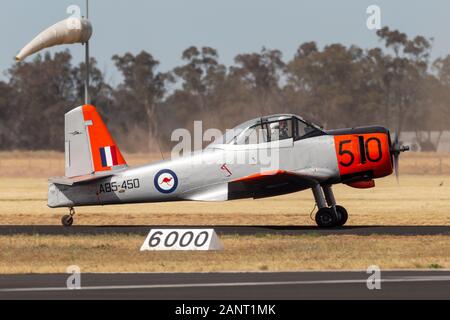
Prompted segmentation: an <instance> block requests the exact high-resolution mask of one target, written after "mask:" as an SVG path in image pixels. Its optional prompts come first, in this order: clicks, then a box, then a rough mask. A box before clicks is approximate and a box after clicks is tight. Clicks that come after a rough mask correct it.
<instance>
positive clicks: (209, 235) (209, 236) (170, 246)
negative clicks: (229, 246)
mask: <svg viewBox="0 0 450 320" xmlns="http://www.w3.org/2000/svg"><path fill="white" fill-rule="evenodd" d="M157 250H160V251H165V250H173V251H177V250H179V251H181V250H183V251H193V250H200V251H208V250H223V245H222V243H221V242H220V240H219V237H218V236H217V234H216V232H215V231H214V229H151V230H150V232H149V234H148V236H147V238H146V239H145V241H144V243H143V244H142V246H141V251H157Z"/></svg>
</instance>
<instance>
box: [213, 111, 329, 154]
mask: <svg viewBox="0 0 450 320" xmlns="http://www.w3.org/2000/svg"><path fill="white" fill-rule="evenodd" d="M322 134H324V131H323V130H322V129H321V128H320V127H319V126H317V125H315V124H313V123H310V122H308V121H306V120H304V119H302V118H301V117H299V116H296V115H291V114H278V115H272V116H268V117H262V118H255V119H252V120H249V121H246V122H244V123H242V124H240V125H238V126H237V127H235V128H233V129H231V130H228V131H227V133H226V134H225V135H223V136H222V137H221V138H219V139H217V140H216V141H214V142H213V143H212V144H211V145H210V146H214V145H218V144H235V145H245V144H258V143H265V142H273V141H280V140H286V139H294V140H300V139H305V138H308V137H313V136H317V135H322Z"/></svg>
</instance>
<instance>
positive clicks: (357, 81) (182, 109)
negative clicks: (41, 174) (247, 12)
mask: <svg viewBox="0 0 450 320" xmlns="http://www.w3.org/2000/svg"><path fill="white" fill-rule="evenodd" d="M377 35H378V37H379V40H380V47H375V48H369V49H362V48H359V47H357V46H354V45H352V46H344V45H342V44H339V43H335V44H330V45H327V46H325V47H324V48H323V49H319V48H318V46H317V44H316V43H315V42H305V43H303V44H301V45H300V46H299V48H298V50H297V52H296V54H295V56H294V57H293V58H292V59H291V60H290V61H285V60H284V59H283V55H282V52H281V51H279V50H274V49H267V48H263V49H262V50H261V51H260V52H255V53H242V54H239V55H237V56H236V57H235V59H234V64H233V65H232V66H225V65H223V64H222V63H220V60H219V53H218V52H217V50H215V49H214V48H210V47H202V48H197V47H190V48H187V49H186V50H185V51H184V52H183V53H182V61H183V63H182V65H180V66H177V67H176V68H174V69H173V70H170V71H168V72H162V71H160V67H159V61H158V60H157V59H156V58H155V57H153V56H152V55H151V54H150V53H148V52H145V51H142V52H140V53H139V54H136V55H134V54H132V53H126V54H124V55H114V56H113V57H112V61H113V62H114V64H115V67H116V68H117V69H118V71H119V72H120V74H121V76H122V77H121V78H122V80H121V82H120V84H118V85H117V86H112V85H111V84H109V83H108V81H107V80H106V79H105V74H104V73H103V72H102V71H101V70H100V69H99V68H98V66H97V61H96V60H95V58H91V71H90V76H91V83H90V95H91V100H92V101H91V103H92V104H93V105H95V106H96V107H97V108H98V110H99V112H100V113H101V115H102V117H103V118H104V120H105V122H107V125H108V127H109V128H110V130H111V132H112V134H113V135H114V137H115V138H116V140H117V142H118V143H119V145H120V147H121V149H123V150H125V151H129V152H136V151H140V152H147V151H152V152H153V151H158V149H159V148H163V149H164V150H168V149H169V148H170V147H171V145H172V142H171V141H170V138H171V133H172V131H173V130H174V129H177V128H187V129H192V127H193V122H194V121H195V120H202V121H203V128H204V129H206V128H219V129H221V130H225V129H226V128H232V127H234V126H235V125H237V124H239V123H240V122H243V121H245V120H248V119H250V118H254V117H259V116H262V115H268V114H273V113H294V114H299V115H301V116H303V117H304V118H306V119H309V120H311V121H313V122H316V123H319V124H320V125H322V126H323V127H324V128H326V129H331V128H337V127H353V126H360V125H374V124H378V125H383V126H386V127H388V128H390V129H391V130H394V129H396V130H399V131H400V132H401V131H415V132H416V133H417V138H418V140H419V143H420V144H421V145H422V148H423V149H425V150H433V149H434V148H435V145H436V141H433V142H432V141H431V140H430V135H427V134H425V135H424V134H423V132H431V131H438V132H440V133H442V132H443V131H444V130H449V129H450V121H449V120H450V112H449V110H450V55H448V56H447V57H445V58H438V59H436V60H435V61H430V53H431V50H432V41H433V39H427V38H425V37H423V36H416V37H414V38H410V37H408V36H407V35H406V34H405V33H402V32H400V31H398V30H390V29H389V28H388V27H384V28H383V29H381V30H379V31H378V32H377ZM71 60H72V56H71V54H70V52H69V51H62V52H58V53H55V54H54V55H50V54H49V53H46V54H44V55H37V56H36V57H35V58H34V59H33V60H32V61H30V62H21V63H18V64H14V65H12V66H11V67H10V68H9V69H8V70H7V71H6V73H7V76H8V80H7V81H0V149H2V150H11V149H18V150H22V149H23V150H43V149H44V150H62V149H63V147H64V142H63V140H64V116H63V115H64V113H66V112H67V111H69V110H70V109H72V108H74V107H75V106H78V105H81V104H82V103H83V96H84V87H83V86H84V78H85V73H86V68H85V64H84V63H80V64H79V65H73V64H72V63H71Z"/></svg>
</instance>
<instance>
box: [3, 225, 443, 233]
mask: <svg viewBox="0 0 450 320" xmlns="http://www.w3.org/2000/svg"><path fill="white" fill-rule="evenodd" d="M155 228H158V229H160V228H163V229H164V228H166V229H167V228H175V229H183V228H187V229H192V228H202V229H203V228H213V229H214V230H215V231H216V232H217V234H218V235H219V236H220V235H234V234H235V235H257V234H279V235H305V234H317V235H362V236H370V235H405V236H406V235H450V226H348V227H340V228H327V229H320V228H318V227H315V226H167V225H165V226H72V227H70V228H64V227H62V226H56V225H53V226H44V225H42V226H37V225H35V226H31V225H23V226H13V225H3V226H0V235H15V234H26V235H33V234H40V235H101V234H136V235H143V236H144V235H147V234H148V233H149V231H150V229H155Z"/></svg>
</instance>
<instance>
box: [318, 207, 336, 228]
mask: <svg viewBox="0 0 450 320" xmlns="http://www.w3.org/2000/svg"><path fill="white" fill-rule="evenodd" d="M316 223H317V225H318V226H319V227H321V228H330V227H334V226H336V224H337V218H336V215H335V214H334V212H333V209H331V208H321V209H319V211H317V213H316Z"/></svg>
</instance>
